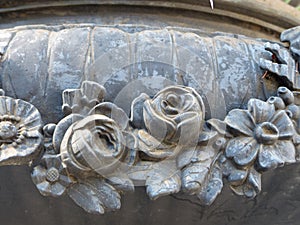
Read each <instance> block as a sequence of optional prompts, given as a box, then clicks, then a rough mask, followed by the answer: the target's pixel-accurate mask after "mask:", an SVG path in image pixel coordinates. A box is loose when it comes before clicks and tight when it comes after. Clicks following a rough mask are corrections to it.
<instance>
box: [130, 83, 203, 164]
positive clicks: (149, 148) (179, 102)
mask: <svg viewBox="0 0 300 225" xmlns="http://www.w3.org/2000/svg"><path fill="white" fill-rule="evenodd" d="M141 102H142V104H141ZM138 108H140V109H138ZM204 112H205V109H204V104H203V101H202V98H201V97H200V95H199V94H198V93H197V92H196V91H195V90H194V89H192V88H190V87H184V86H170V87H167V88H165V89H163V90H162V91H160V92H158V93H157V94H156V95H155V96H154V97H153V98H152V99H151V98H150V97H149V96H147V95H145V94H142V95H141V96H140V97H138V98H137V99H135V100H134V101H133V106H132V121H133V123H137V122H136V118H135V117H139V115H138V114H142V115H143V118H142V121H143V124H144V127H145V130H146V131H147V132H145V131H143V130H142V131H139V137H140V139H141V141H142V142H143V143H142V146H141V151H144V152H145V153H146V154H147V155H148V156H150V157H154V158H160V159H161V158H165V157H172V156H175V155H176V154H177V153H178V152H179V151H181V149H182V148H181V146H184V145H188V144H190V143H193V144H192V145H195V143H196V139H198V137H199V134H200V132H201V129H202V123H203V120H204ZM175 148H176V149H175Z"/></svg>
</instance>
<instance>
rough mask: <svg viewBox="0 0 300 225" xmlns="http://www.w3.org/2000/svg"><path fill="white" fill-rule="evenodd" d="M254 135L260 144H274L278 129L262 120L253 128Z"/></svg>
mask: <svg viewBox="0 0 300 225" xmlns="http://www.w3.org/2000/svg"><path fill="white" fill-rule="evenodd" d="M255 137H256V139H257V141H258V142H259V143H261V144H267V145H268V144H269V145H270V144H274V143H275V141H276V140H278V137H279V131H278V129H277V127H276V126H275V125H274V124H272V123H270V122H264V123H262V124H260V125H258V126H257V127H256V129H255Z"/></svg>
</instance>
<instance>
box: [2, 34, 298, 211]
mask: <svg viewBox="0 0 300 225" xmlns="http://www.w3.org/2000/svg"><path fill="white" fill-rule="evenodd" d="M297 29H299V28H297ZM297 29H295V28H294V29H291V30H288V31H286V32H284V33H283V34H282V37H281V38H282V39H283V40H285V41H289V42H290V50H291V52H292V53H293V56H294V58H295V59H296V60H295V61H296V63H297V62H299V56H300V53H299V49H300V46H299V43H300V41H299V40H298V39H299V38H297V37H298V36H295V33H299V32H298V30H297ZM266 49H267V50H268V51H272V52H273V53H274V54H275V55H276V56H277V58H278V61H282V62H283V63H282V64H280V63H279V62H276V63H274V62H271V61H268V60H261V62H260V66H261V67H262V68H263V69H266V70H267V71H270V72H272V73H277V74H278V75H281V76H288V74H287V71H288V70H289V69H288V66H287V65H284V62H285V60H284V58H285V56H284V54H286V52H282V51H278V48H276V44H275V45H272V44H269V43H268V44H267V45H266ZM287 52H288V51H287ZM105 92H106V91H105V88H104V87H103V86H101V85H100V84H98V83H95V82H92V81H84V82H83V83H82V85H81V88H80V89H72V90H65V91H64V92H63V106H62V109H63V112H64V113H65V115H66V117H65V118H63V119H62V120H61V121H60V122H59V123H58V124H47V125H45V126H44V127H43V128H42V121H41V116H40V114H39V112H38V110H37V109H36V108H35V107H34V106H33V105H31V104H30V103H28V102H25V101H23V100H19V99H13V98H10V97H6V96H4V91H1V92H0V115H1V116H0V141H1V145H0V148H1V151H0V165H21V164H30V163H31V162H32V161H33V160H35V159H37V158H39V155H41V153H42V157H41V158H40V159H39V161H38V162H37V163H34V166H33V169H32V174H31V177H32V180H33V182H34V184H35V185H36V187H37V189H38V190H39V191H40V193H41V194H42V195H45V196H54V197H58V196H61V195H63V194H67V195H69V197H70V198H71V199H73V200H74V202H75V203H76V204H78V205H79V206H80V207H82V208H83V209H84V210H86V211H87V212H89V213H101V214H102V213H104V212H105V211H114V210H117V209H119V208H120V207H121V202H120V198H121V196H120V194H122V193H124V192H131V191H134V187H135V186H145V187H146V190H147V194H148V195H149V197H150V198H151V199H156V198H158V197H161V196H164V195H169V194H174V193H177V192H179V191H183V192H186V193H188V194H193V195H197V197H198V198H199V200H200V202H201V203H202V204H203V205H210V204H212V203H213V202H214V200H215V199H216V197H217V196H218V195H219V194H220V192H221V191H222V188H223V184H224V183H223V181H224V180H227V182H226V183H228V184H229V185H230V187H231V189H232V190H233V191H234V192H235V193H236V194H238V195H243V196H246V197H249V198H253V197H255V196H256V195H257V194H258V193H259V192H260V191H261V176H262V174H263V173H264V172H265V171H267V170H269V169H274V168H276V167H279V166H283V165H285V164H291V163H295V162H296V161H297V160H298V159H299V154H300V136H299V133H300V126H299V124H300V106H299V104H298V103H299V102H300V101H299V100H300V99H299V96H300V95H299V93H298V92H292V91H290V90H289V89H288V88H287V87H284V86H282V87H279V88H278V90H277V96H272V97H270V98H269V99H268V100H267V101H262V100H259V99H250V100H249V102H248V107H247V109H234V110H232V111H230V112H229V113H228V115H227V116H226V118H225V119H224V121H220V120H217V119H209V120H207V121H205V120H204V117H205V115H204V114H205V106H204V104H203V101H202V98H201V96H200V95H199V94H198V93H197V92H196V91H195V90H194V89H193V88H191V87H185V86H180V85H177V86H169V87H166V88H165V89H163V90H161V91H159V92H158V93H156V95H155V96H154V97H150V96H148V95H146V94H144V93H143V94H141V95H140V96H139V97H137V98H136V99H134V100H133V101H132V103H131V113H130V118H129V117H128V115H127V114H126V113H125V112H124V111H123V109H121V108H119V107H118V106H116V105H115V104H113V103H110V102H104V96H105ZM42 143H43V144H42Z"/></svg>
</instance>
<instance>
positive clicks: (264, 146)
mask: <svg viewBox="0 0 300 225" xmlns="http://www.w3.org/2000/svg"><path fill="white" fill-rule="evenodd" d="M225 122H226V124H227V125H228V126H229V127H230V129H231V132H232V133H233V134H234V135H235V136H236V137H235V138H233V139H232V140H230V141H229V143H228V145H227V147H226V150H225V153H226V156H227V157H229V158H233V160H234V162H235V163H236V164H237V165H239V166H242V167H243V166H249V165H252V164H253V163H254V162H255V161H256V158H258V160H257V163H258V166H259V168H260V169H270V168H275V167H277V166H279V165H283V164H284V163H293V162H295V147H294V145H293V143H292V137H293V135H294V134H295V130H294V126H293V123H292V121H291V119H290V118H289V116H288V115H287V113H286V111H284V110H275V106H274V104H272V103H270V102H263V101H261V100H258V99H251V100H250V101H249V103H248V110H240V109H235V110H232V111H230V112H229V114H228V116H227V117H226V118H225Z"/></svg>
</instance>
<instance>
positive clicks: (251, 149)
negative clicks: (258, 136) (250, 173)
mask: <svg viewBox="0 0 300 225" xmlns="http://www.w3.org/2000/svg"><path fill="white" fill-rule="evenodd" d="M258 150H259V145H258V144H257V142H256V140H255V139H254V138H250V137H243V138H235V139H233V140H231V141H229V143H228V145H227V147H226V150H225V153H226V156H227V157H233V159H234V161H235V162H236V163H237V164H238V165H241V166H245V165H248V164H249V163H251V162H252V161H253V160H254V159H255V157H256V155H257V152H258Z"/></svg>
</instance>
